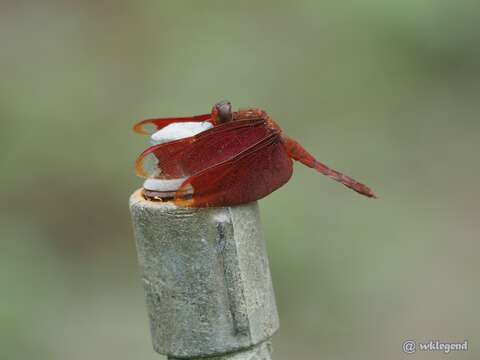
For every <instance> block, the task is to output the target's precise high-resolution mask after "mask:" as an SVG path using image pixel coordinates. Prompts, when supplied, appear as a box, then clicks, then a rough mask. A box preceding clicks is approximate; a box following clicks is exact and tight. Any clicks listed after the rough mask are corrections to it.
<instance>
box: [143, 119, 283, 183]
mask: <svg viewBox="0 0 480 360" xmlns="http://www.w3.org/2000/svg"><path fill="white" fill-rule="evenodd" d="M274 132H275V131H274V130H272V129H270V128H269V127H267V126H266V123H265V121H264V120H263V119H254V120H241V121H233V122H229V123H225V124H222V125H218V126H216V127H214V128H212V129H210V130H207V131H205V132H203V133H200V134H198V135H195V136H192V137H189V138H185V139H180V140H176V141H172V142H169V143H165V144H160V145H155V146H152V147H150V148H148V149H147V150H145V151H144V152H143V153H142V154H141V155H140V156H139V157H138V158H137V162H136V170H137V175H139V176H143V177H156V178H160V179H177V178H182V177H188V176H191V175H193V174H196V173H197V172H199V171H202V170H204V169H206V168H209V167H211V166H213V165H216V164H219V163H221V162H224V161H226V160H229V159H231V158H233V157H234V156H236V155H238V154H239V153H241V152H242V151H244V150H245V149H247V148H249V147H250V146H252V145H254V144H256V143H257V142H259V141H261V140H263V139H264V138H266V137H267V136H268V135H270V134H272V133H274ZM148 163H150V164H152V166H151V169H148Z"/></svg>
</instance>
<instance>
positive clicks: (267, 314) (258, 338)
mask: <svg viewBox="0 0 480 360" xmlns="http://www.w3.org/2000/svg"><path fill="white" fill-rule="evenodd" d="M130 211H131V215H132V220H133V228H134V235H135V240H136V245H137V253H138V261H139V264H140V267H141V270H142V273H143V283H144V288H145V295H146V301H147V311H148V315H149V319H150V330H151V334H152V342H153V347H154V349H155V350H156V351H157V352H158V353H160V354H165V355H168V356H169V357H170V358H171V359H176V358H197V357H207V356H208V357H214V356H217V357H215V359H217V358H218V359H235V360H243V359H252V360H253V359H257V358H258V359H262V360H263V359H270V355H269V354H270V345H269V344H270V343H269V341H268V340H269V339H270V337H271V336H272V335H273V334H274V333H275V331H276V330H277V329H278V326H279V323H278V314H277V309H276V305H275V297H274V293H273V288H272V282H271V277H270V269H269V264H268V258H267V253H266V247H265V242H264V240H263V236H262V232H261V226H260V220H259V212H258V206H257V203H251V204H247V205H242V206H235V207H230V208H205V209H184V208H178V207H176V206H175V205H173V204H170V203H162V202H151V201H147V200H145V199H144V198H143V196H142V195H141V192H140V191H137V192H135V193H134V194H133V195H132V196H131V198H130ZM239 351H240V352H239ZM232 352H238V353H232ZM227 353H229V354H228V355H225V354H227Z"/></svg>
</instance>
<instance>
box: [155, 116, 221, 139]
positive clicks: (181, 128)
mask: <svg viewBox="0 0 480 360" xmlns="http://www.w3.org/2000/svg"><path fill="white" fill-rule="evenodd" d="M212 127H213V125H212V124H211V123H209V122H208V121H203V122H180V123H173V124H170V125H167V126H165V127H164V128H163V129H161V130H159V131H157V132H156V133H154V134H153V135H152V137H151V140H152V144H153V145H157V144H163V143H166V142H170V141H174V140H179V139H184V138H187V137H190V136H194V135H197V134H200V133H201V132H204V131H206V130H208V129H211V128H212Z"/></svg>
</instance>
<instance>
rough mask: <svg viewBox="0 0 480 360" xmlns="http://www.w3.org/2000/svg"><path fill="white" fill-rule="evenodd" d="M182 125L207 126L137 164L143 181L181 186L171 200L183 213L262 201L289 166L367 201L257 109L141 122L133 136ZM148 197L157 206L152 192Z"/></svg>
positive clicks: (365, 191) (356, 186)
mask: <svg viewBox="0 0 480 360" xmlns="http://www.w3.org/2000/svg"><path fill="white" fill-rule="evenodd" d="M182 122H190V123H191V122H208V123H210V124H211V125H210V124H207V125H209V127H210V128H209V129H208V130H206V131H203V132H201V133H199V134H197V135H194V136H190V137H186V138H182V139H178V140H174V141H170V142H166V143H162V144H157V145H154V146H151V147H150V148H148V149H147V150H145V151H144V152H143V153H142V154H141V155H140V156H139V157H138V158H137V161H136V166H135V168H136V173H137V175H139V176H142V177H152V176H153V177H154V178H156V179H162V180H173V179H183V180H180V182H179V183H178V184H179V187H178V186H177V188H176V189H175V190H174V191H173V193H171V197H170V199H172V200H173V201H174V203H175V204H176V205H179V206H184V207H194V208H196V207H211V206H231V205H238V204H244V203H248V202H251V201H255V200H258V199H261V198H263V197H265V196H267V195H268V194H270V193H271V192H273V191H275V190H276V189H278V188H279V187H281V186H282V185H284V184H285V183H286V182H287V181H288V180H289V179H290V177H291V176H292V173H293V161H292V160H296V161H299V162H301V163H302V164H304V165H306V166H308V167H310V168H313V169H315V170H317V171H318V172H320V173H321V174H323V175H326V176H328V177H330V178H332V179H334V180H336V181H338V182H340V183H341V184H343V185H345V186H346V187H349V188H350V189H352V190H355V191H356V192H358V193H360V194H362V195H365V196H367V197H370V198H375V197H376V196H375V194H374V193H373V192H372V190H370V189H369V188H368V187H367V186H365V185H363V184H361V183H359V182H357V181H355V180H353V179H352V178H350V177H348V176H346V175H343V174H342V173H340V172H338V171H336V170H333V169H331V168H329V167H328V166H326V165H324V164H322V163H321V162H319V161H318V160H316V159H315V158H314V157H313V156H312V155H310V154H309V153H308V152H307V151H306V150H305V149H304V148H303V147H302V146H301V145H300V144H299V143H298V142H296V141H295V140H293V139H291V138H289V137H288V136H286V135H285V134H284V133H283V132H282V130H281V129H280V127H279V126H278V125H277V124H276V123H275V121H273V119H272V118H271V117H270V116H268V115H267V113H266V112H265V111H264V110H262V109H258V108H250V109H242V110H239V111H232V105H231V104H230V102H228V101H222V102H219V103H217V104H215V105H214V106H213V108H212V111H211V113H210V114H204V115H197V116H193V117H180V118H162V119H148V120H143V121H141V122H139V123H138V124H136V125H135V126H134V131H135V132H137V133H141V134H148V132H147V130H146V128H147V127H148V126H150V127H151V126H153V128H154V129H156V131H158V130H160V129H163V128H165V127H166V126H168V125H171V124H174V123H182ZM147 157H153V159H154V160H155V162H156V164H155V165H154V170H155V171H154V172H155V174H153V175H152V174H147V170H146V169H145V168H146V166H145V163H146V158H147ZM144 193H145V194H146V195H147V197H149V198H152V199H157V200H161V198H162V196H155V191H153V192H152V191H148V190H146V191H144Z"/></svg>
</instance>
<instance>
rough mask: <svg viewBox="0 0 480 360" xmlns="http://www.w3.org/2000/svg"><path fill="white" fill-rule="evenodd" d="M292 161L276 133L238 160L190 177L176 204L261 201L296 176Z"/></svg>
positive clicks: (226, 203)
mask: <svg viewBox="0 0 480 360" xmlns="http://www.w3.org/2000/svg"><path fill="white" fill-rule="evenodd" d="M292 172H293V166H292V160H291V159H290V157H289V156H288V154H287V152H286V151H285V148H284V147H283V145H282V143H281V139H280V136H279V135H278V134H276V133H274V134H271V135H270V136H268V137H267V138H265V139H263V140H262V141H260V142H258V143H257V144H255V145H253V146H251V147H250V148H248V149H246V150H245V151H243V152H242V153H240V154H238V155H237V156H235V157H234V158H232V159H230V160H228V161H225V162H223V163H220V164H217V165H214V166H212V167H210V168H207V169H205V170H203V171H201V172H199V173H197V174H195V175H193V176H191V177H190V178H188V179H187V180H186V181H185V182H184V183H183V184H182V186H181V187H180V188H179V189H178V191H177V194H176V198H175V203H176V204H177V205H179V206H185V207H209V206H232V205H239V204H245V203H248V202H251V201H255V200H258V199H261V198H263V197H265V196H267V195H268V194H270V193H271V192H273V191H275V190H276V189H278V188H279V187H281V186H282V185H284V184H285V183H286V182H287V181H288V180H289V179H290V177H291V176H292Z"/></svg>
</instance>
